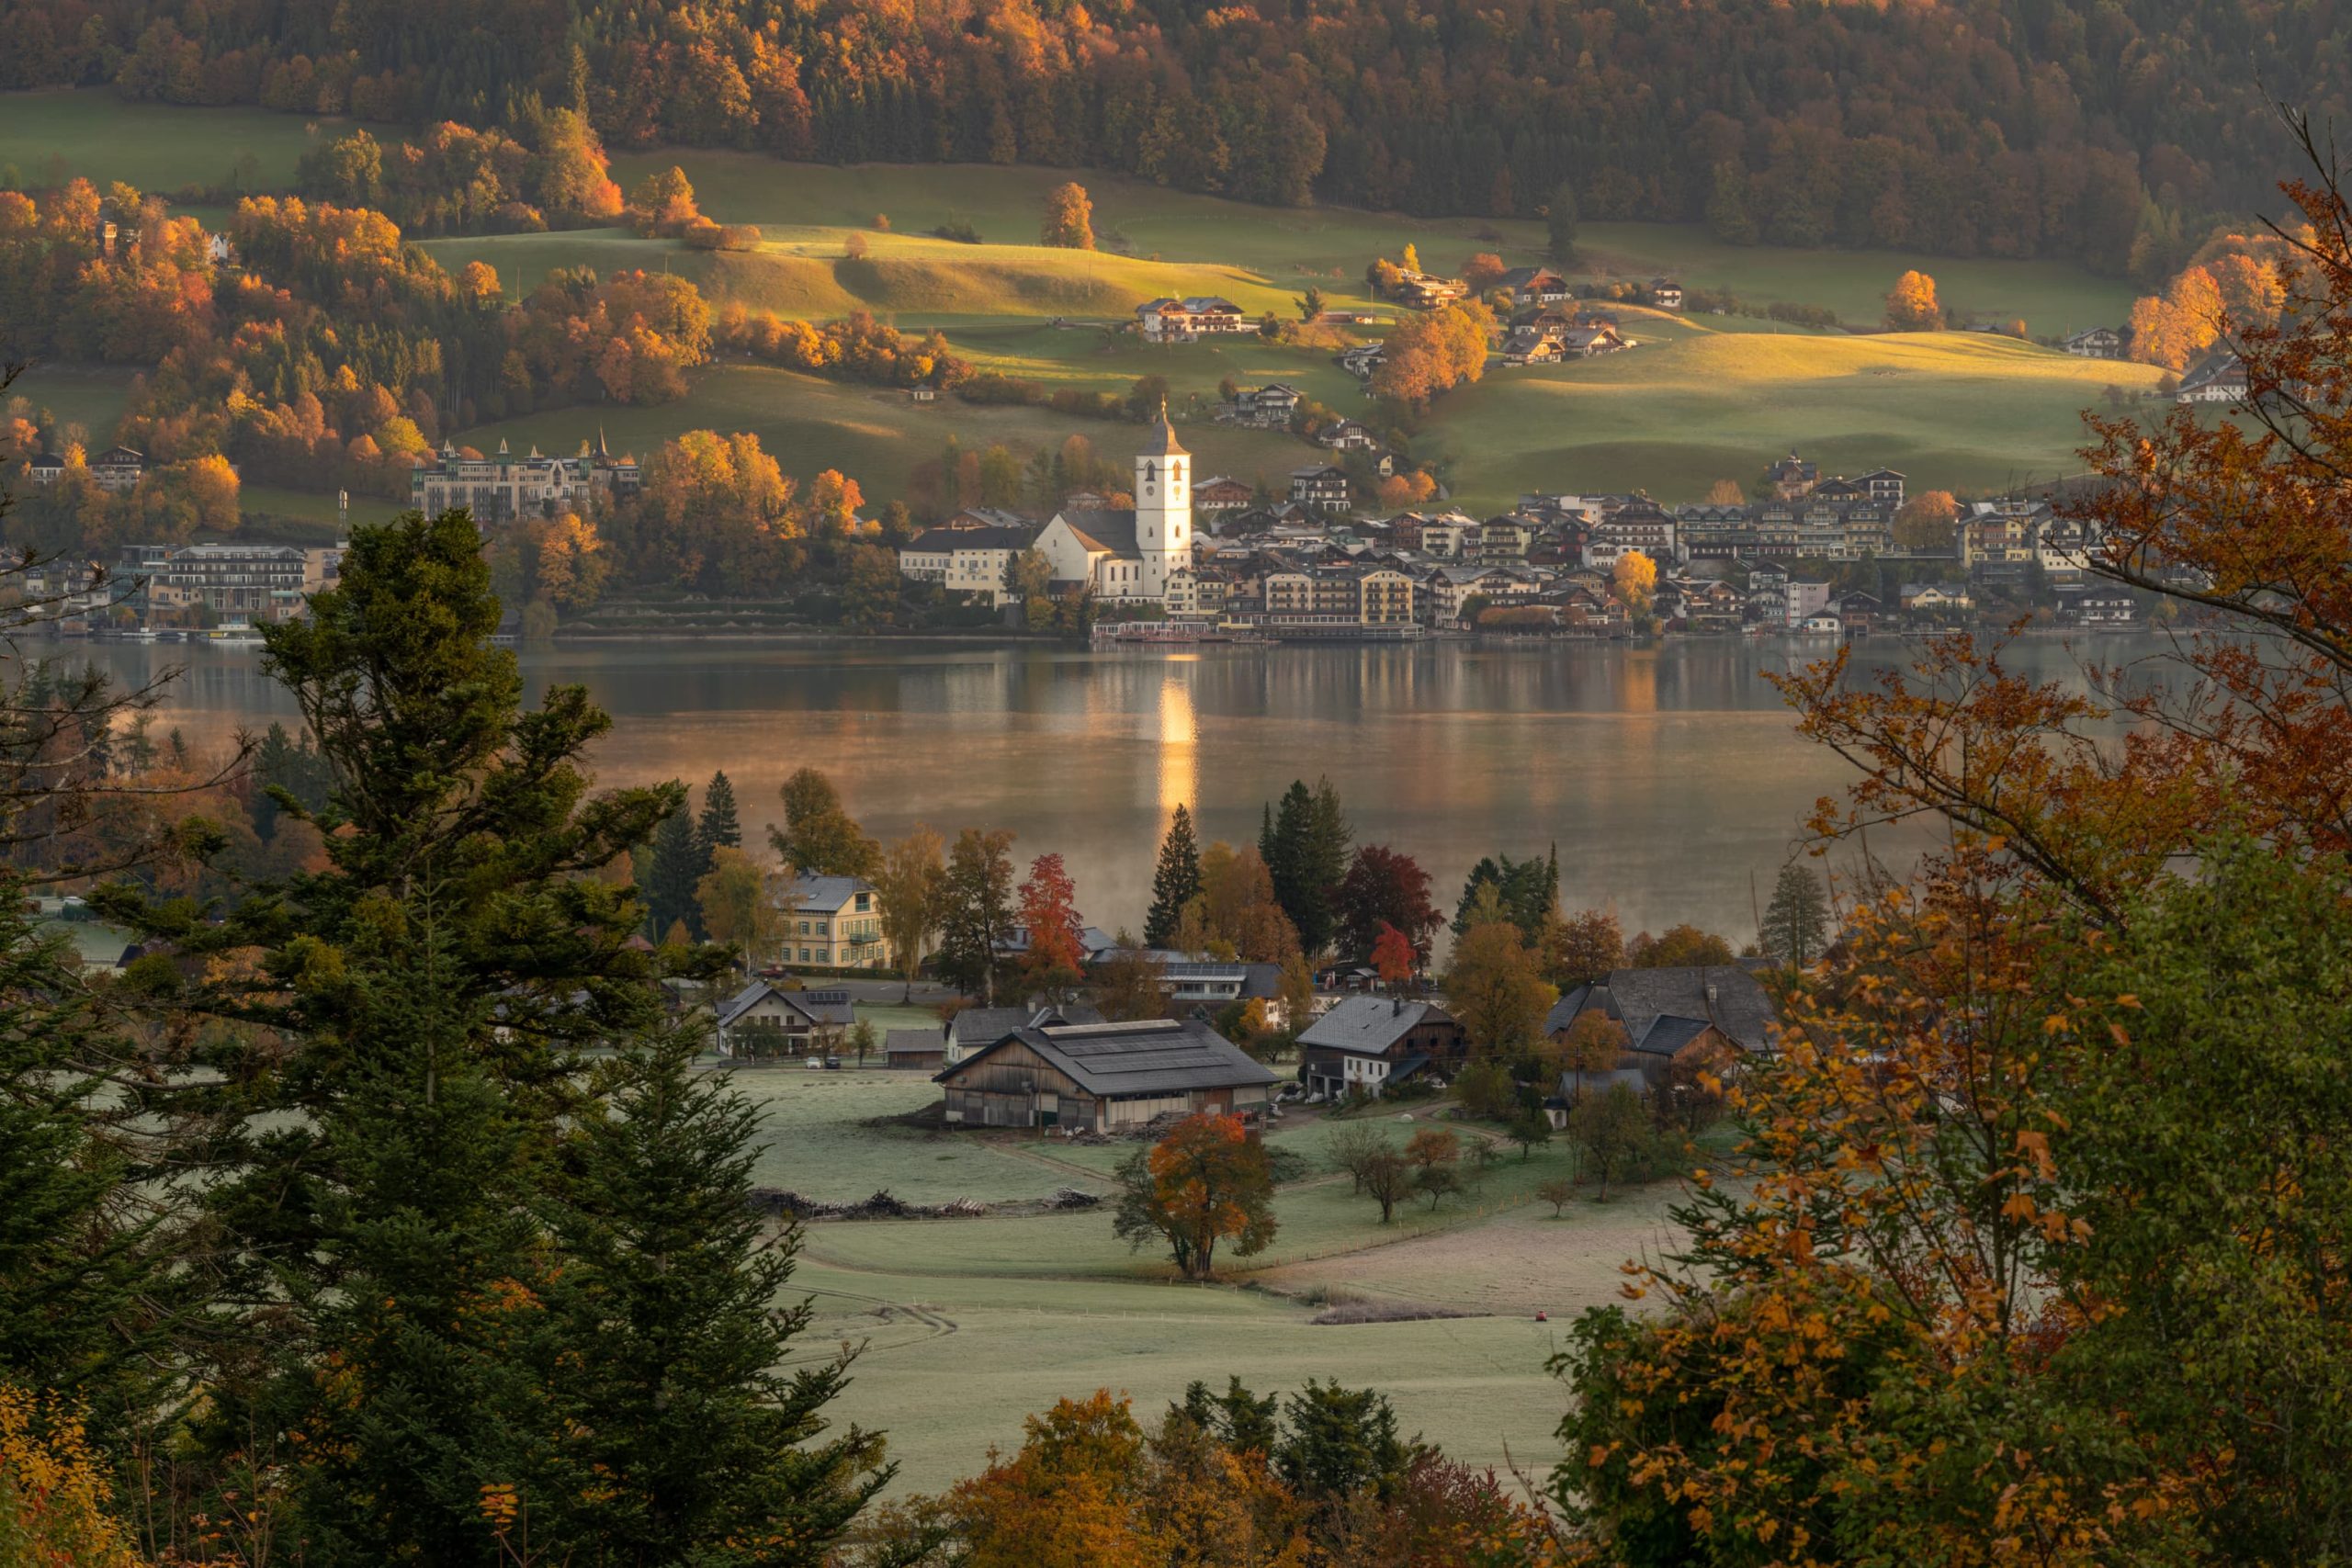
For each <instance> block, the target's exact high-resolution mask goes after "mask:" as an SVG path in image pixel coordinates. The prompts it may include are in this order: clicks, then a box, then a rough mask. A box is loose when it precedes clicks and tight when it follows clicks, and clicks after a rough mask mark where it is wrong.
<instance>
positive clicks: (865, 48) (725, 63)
mask: <svg viewBox="0 0 2352 1568" xmlns="http://www.w3.org/2000/svg"><path fill="white" fill-rule="evenodd" d="M9 10H10V13H11V31H12V32H13V34H14V39H13V40H12V43H11V47H10V48H9V49H8V50H7V51H0V85H12V86H29V85H43V84H51V83H78V84H83V85H96V84H99V83H107V82H111V83H114V84H116V85H117V86H118V87H119V90H121V91H122V92H124V93H126V94H127V95H130V96H134V97H142V98H160V99H165V100H169V101H174V102H196V103H232V102H240V103H241V102H259V103H263V104H267V105H271V106H273V107H281V108H285V109H288V110H289V111H293V112H298V113H304V114H326V113H341V112H349V113H353V114H357V115H361V116H365V117H368V118H382V119H391V120H414V121H422V120H430V119H440V118H451V119H458V120H462V121H465V122H467V123H469V124H474V125H485V124H490V123H495V122H499V121H501V120H503V119H506V118H512V117H513V116H515V115H516V114H517V113H519V112H521V110H522V109H523V107H524V106H525V105H526V103H527V101H528V100H529V98H530V97H531V96H533V95H536V96H537V98H538V100H539V101H540V102H542V103H545V104H548V105H550V106H556V105H570V106H575V107H586V108H587V109H588V111H589V112H590V114H591V115H592V117H593V118H594V121H595V123H596V125H597V127H598V128H599V129H600V130H602V131H603V132H604V135H605V139H606V141H608V142H609V143H611V144H613V145H615V146H616V147H639V146H650V145H653V144H656V143H662V142H671V143H684V144H689V145H697V146H730V147H744V148H752V149H761V150H765V151H768V152H775V153H776V154H778V155H780V156H784V157H790V158H815V159H822V160H836V161H856V160H865V159H882V160H897V161H908V160H912V161H938V160H962V161H990V162H999V163H1011V162H1022V163H1039V164H1088V165H1095V166H1102V165H1105V164H1107V165H1110V166H1113V167H1115V168H1118V169H1121V170H1125V171H1127V172H1131V173H1135V174H1138V175H1145V176H1147V177H1149V178H1152V179H1157V180H1160V181H1164V182H1166V183H1168V184H1170V185H1175V186H1183V187H1186V188H1191V189H1198V190H1208V191H1218V192H1223V193H1226V194H1228V195H1232V196H1236V197H1242V198H1245V199H1249V200H1256V201H1266V202H1278V203H1301V202H1306V201H1309V200H1313V199H1323V200H1330V201H1339V202H1345V203H1349V204H1351V205H1363V206H1370V207H1374V208H1384V209H1386V208H1395V209H1406V210H1409V211H1414V212H1419V213H1428V214H1446V213H1451V214H1460V213H1469V214H1492V215H1498V216H1510V215H1522V216H1523V215H1529V214H1532V212H1534V211H1535V210H1536V209H1538V208H1539V207H1541V206H1542V205H1544V203H1545V202H1547V201H1548V200H1549V198H1550V195H1551V193H1552V192H1553V190H1554V189H1555V187H1556V186H1559V185H1560V184H1561V183H1562V182H1564V181H1565V182H1566V184H1567V185H1568V186H1569V187H1570V188H1571V189H1572V190H1573V191H1574V193H1575V197H1576V199H1577V203H1578V205H1579V207H1580V209H1581V210H1582V213H1583V215H1584V216H1585V217H1586V218H1590V219H1603V218H1607V219H1618V218H1642V219H1703V220H1706V221H1707V222H1708V223H1710V224H1711V225H1712V226H1713V228H1714V229H1715V230H1716V231H1717V232H1719V233H1721V234H1723V235H1724V236H1725V237H1727V238H1732V239H1736V240H1753V241H1756V242H1758V243H1785V244H1819V243H1835V244H1844V245H1861V244H1874V245H1895V246H1907V247H1914V248H1920V249H1927V250H1932V251H1939V252H1946V253H1951V254H1996V255H2075V256H2080V257H2082V258H2084V259H2086V260H2087V261H2089V262H2091V263H2092V264H2093V265H2098V266H2101V267H2104V268H2108V269H2110V270H2115V269H2120V268H2122V267H2124V266H2126V265H2132V266H2133V270H2135V271H2138V272H2142V273H2143V274H2144V275H2145V276H2151V277H2153V276H2158V275H2160V274H2161V273H2163V272H2164V271H2165V270H2168V269H2169V267H2170V266H2171V265H2175V264H2177V261H2178V260H2179V259H2180V254H2181V253H2182V252H2183V251H2184V250H2185V249H2186V248H2188V247H2190V246H2193V245H2194V243H2195V242H2196V240H2197V238H2198V237H2199V229H2200V228H2201V227H2202V225H2203V222H2204V220H2205V219H2206V218H2207V217H2208V216H2209V215H2214V214H2222V213H2227V214H2230V215H2233V216H2236V215H2241V214H2243V212H2244V211H2245V209H2247V208H2249V207H2252V206H2256V205H2259V204H2263V203H2266V202H2267V201H2269V199H2270V196H2271V189H2270V183H2271V180H2272V178H2273V176H2274V175H2275V174H2276V173H2277V172H2278V169H2279V168H2280V167H2282V166H2283V164H2284V158H2283V155H2282V149H2281V147H2280V144H2279V139H2278V133H2277V131H2276V130H2275V127H2274V126H2273V125H2272V124H2271V121H2270V118H2269V114H2268V111H2267V107H2266V105H2265V102H2264V99H2263V90H2264V89H2267V91H2269V92H2270V93H2272V94H2274V95H2276V96H2279V97H2281V98H2284V99H2286V100H2287V101H2290V102H2293V103H2297V104H2300V105H2302V106H2304V107H2309V108H2311V109H2312V110H2314V111H2316V112H2322V113H2324V112H2328V111H2340V109H2341V107H2342V106H2343V105H2344V103H2345V101H2346V93H2345V85H2346V34H2347V32H2352V29H2346V28H2343V27H2341V26H2340V25H2339V24H2340V20H2341V17H2342V7H2339V6H2335V5H2334V4H2332V3H2330V0H1968V3H1962V4H1933V3H1917V0H1894V3H1892V4H1887V5H1874V4H1850V5H1822V4H1817V3H1810V0H1799V3H1796V4H1759V3H1757V0H1685V3H1683V4H1679V5H1663V4H1658V5H1653V4H1648V3H1645V0H1614V3H1613V4H1600V3H1594V0H1289V3H1284V0H1246V3H1238V4H1227V5H1204V4H1201V3H1199V0H1101V3H1099V4H1096V5H1091V6H1080V5H1078V4H1074V3H1064V0H895V3H891V4H872V3H857V0H569V3H567V0H501V3H500V4H497V5H484V4H481V0H13V3H12V4H11V5H10V6H9Z"/></svg>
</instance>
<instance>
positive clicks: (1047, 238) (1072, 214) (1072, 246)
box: [1038, 180, 1094, 251]
mask: <svg viewBox="0 0 2352 1568" xmlns="http://www.w3.org/2000/svg"><path fill="white" fill-rule="evenodd" d="M1038 239H1039V241H1040V243H1044V244H1047V245H1057V246H1060V247H1061V248H1062V249H1064V250H1071V251H1091V250H1092V249H1093V248H1094V203H1093V202H1092V201H1091V199H1090V198H1089V197H1087V194H1086V187H1085V186H1082V185H1080V184H1079V183H1078V182H1077V181H1075V180H1070V181H1067V182H1065V183H1063V184H1061V185H1057V186H1055V187H1054V188H1053V189H1052V190H1050V191H1047V192H1046V220H1045V223H1044V226H1043V227H1042V229H1041V230H1040V231H1039V234H1038Z"/></svg>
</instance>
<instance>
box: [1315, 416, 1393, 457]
mask: <svg viewBox="0 0 2352 1568" xmlns="http://www.w3.org/2000/svg"><path fill="white" fill-rule="evenodd" d="M1315 444H1316V445H1317V446H1329V448H1331V449H1332V450H1333V451H1335V452H1374V451H1377V450H1379V448H1380V437H1378V436H1376V435H1374V434H1373V433H1372V432H1371V431H1370V430H1369V429H1368V428H1366V427H1365V426H1364V425H1363V423H1360V422H1358V421H1356V420H1352V419H1341V420H1334V421H1332V422H1331V423H1329V424H1327V425H1325V426H1324V427H1323V428H1322V429H1320V430H1318V431H1317V432H1316V433H1315Z"/></svg>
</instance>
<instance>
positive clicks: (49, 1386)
mask: <svg viewBox="0 0 2352 1568" xmlns="http://www.w3.org/2000/svg"><path fill="white" fill-rule="evenodd" d="M33 892H34V888H33V886H32V885H31V884H30V883H28V881H26V879H25V878H24V877H23V875H22V874H18V873H15V872H0V1383H15V1384H17V1386H19V1387H22V1388H28V1389H37V1390H44V1391H50V1392H54V1393H59V1394H62V1395H63V1396H65V1397H66V1398H69V1399H72V1400H74V1401H77V1402H79V1403H81V1404H85V1405H87V1406H88V1408H89V1410H90V1412H91V1415H92V1416H93V1417H94V1418H96V1424H97V1426H98V1427H99V1428H100V1429H101V1430H103V1431H107V1432H108V1433H110V1434H113V1435H114V1436H116V1437H117V1438H128V1437H130V1436H131V1435H133V1434H135V1433H140V1432H142V1431H144V1430H145V1429H146V1427H147V1425H148V1423H149V1422H150V1421H151V1420H152V1419H153V1416H154V1415H155V1413H156V1411H157V1410H158V1409H159V1408H160V1407H161V1406H162V1405H163V1404H164V1403H165V1402H164V1400H162V1399H161V1398H159V1397H158V1391H160V1390H165V1389H168V1388H170V1386H171V1382H170V1379H169V1375H168V1373H167V1372H166V1371H165V1369H166V1368H168V1367H169V1366H170V1364H171V1356H170V1349H169V1344H168V1340H167V1338H166V1337H165V1336H166V1332H167V1330H168V1329H170V1328H171V1327H172V1326H174V1324H173V1321H172V1308H173V1305H174V1303H179V1302H181V1301H183V1300H184V1298H185V1294H186V1292H185V1281H184V1278H183V1274H184V1271H183V1270H181V1269H177V1268H176V1267H175V1263H174V1258H173V1256H172V1254H171V1252H170V1250H169V1246H168V1243H169V1241H170V1239H171V1238H170V1235H169V1233H168V1232H167V1231H166V1229H165V1227H164V1225H163V1224H161V1222H159V1221H158V1220H156V1219H154V1218H153V1217H149V1216H148V1211H147V1208H146V1206H145V1205H144V1204H134V1203H132V1202H130V1197H131V1194H132V1190H133V1187H134V1184H135V1183H136V1182H137V1181H138V1180H139V1179H140V1178H141V1176H142V1175H145V1174H147V1172H145V1171H143V1170H142V1169H141V1168H139V1167H137V1166H135V1165H134V1164H133V1163H132V1161H131V1159H130V1157H129V1156H128V1155H127V1153H126V1151H125V1148H124V1146H123V1145H122V1144H121V1143H120V1142H119V1140H118V1139H117V1137H116V1136H115V1135H114V1133H113V1130H112V1126H111V1124H112V1123H113V1122H115V1121H116V1120H117V1118H118V1116H119V1115H120V1114H123V1113H125V1112H124V1111H123V1108H121V1106H120V1102H119V1100H118V1099H117V1097H115V1096H113V1095H110V1094H109V1093H108V1092H107V1086H106V1082H105V1078H104V1077H103V1074H104V1071H105V1066H104V1065H105V1064H106V1063H107V1061H109V1060H110V1059H113V1058H116V1057H119V1054H120V1046H119V1041H117V1040H115V1039H113V1038H111V1037H109V1035H108V1034H107V1032H106V1030H105V1028H104V1025H103V1021H102V1020H101V1019H100V1018H99V1017H98V1015H97V1014H96V1011H95V1010H94V1008H93V1006H92V1003H91V998H90V994H89V992H88V990H87V989H86V988H85V987H84V986H82V985H81V984H80V983H78V980H77V978H76V976H75V975H74V968H75V964H74V958H73V953H72V944H71V943H70V942H67V941H66V939H65V938H64V937H63V936H62V934H60V933H58V932H55V931H46V932H45V931H42V930H41V929H40V927H39V926H38V925H37V924H35V922H34V920H33V919H32V918H31V916H30V915H29V914H28V913H27V910H28V908H29V905H30V899H31V897H32V896H33ZM110 1105H111V1106H112V1107H114V1109H113V1110H112V1111H110V1109H109V1108H110Z"/></svg>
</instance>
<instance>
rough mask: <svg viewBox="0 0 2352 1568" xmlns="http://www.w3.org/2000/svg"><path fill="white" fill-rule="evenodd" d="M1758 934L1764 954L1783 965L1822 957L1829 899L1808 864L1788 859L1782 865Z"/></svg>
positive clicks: (1827, 924)
mask: <svg viewBox="0 0 2352 1568" xmlns="http://www.w3.org/2000/svg"><path fill="white" fill-rule="evenodd" d="M1757 934H1758V940H1759V944H1760V945H1761V946H1762V947H1763V949H1764V951H1765V953H1768V954H1770V956H1771V957H1773V958H1776V959H1778V960H1780V961H1781V963H1783V964H1792V965H1794V966H1796V967H1799V968H1802V967H1804V965H1805V964H1810V963H1812V962H1813V961H1814V960H1815V959H1816V958H1818V957H1820V956H1821V953H1822V950H1823V949H1824V948H1825V947H1826V946H1827V945H1828V940H1829V899H1828V897H1826V895H1825V894H1824V893H1823V892H1822V889H1821V878H1819V877H1818V876H1816V875H1815V874H1814V872H1813V868H1812V867H1811V866H1808V865H1804V864H1801V863H1798V862H1796V861H1791V862H1790V863H1788V864H1786V865H1784V866H1782V867H1781V874H1780V878H1779V879H1778V880H1777V881H1775V882H1774V883H1773V884H1772V901H1771V902H1770V904H1767V905H1766V906H1765V907H1764V929H1763V930H1762V931H1759V932H1758V933H1757Z"/></svg>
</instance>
